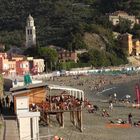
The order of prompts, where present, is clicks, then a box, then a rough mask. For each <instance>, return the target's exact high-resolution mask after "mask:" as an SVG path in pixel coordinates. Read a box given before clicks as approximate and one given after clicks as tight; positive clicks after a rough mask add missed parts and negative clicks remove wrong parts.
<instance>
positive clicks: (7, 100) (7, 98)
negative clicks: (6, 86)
mask: <svg viewBox="0 0 140 140" xmlns="http://www.w3.org/2000/svg"><path fill="white" fill-rule="evenodd" d="M6 107H9V97H8V95H7V96H6Z"/></svg>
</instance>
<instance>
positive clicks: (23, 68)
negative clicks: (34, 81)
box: [16, 60, 29, 75]
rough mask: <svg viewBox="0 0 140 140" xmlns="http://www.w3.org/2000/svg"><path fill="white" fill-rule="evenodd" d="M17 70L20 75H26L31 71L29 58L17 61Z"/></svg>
mask: <svg viewBox="0 0 140 140" xmlns="http://www.w3.org/2000/svg"><path fill="white" fill-rule="evenodd" d="M16 72H17V74H18V75H24V74H26V73H28V72H29V62H28V61H27V60H19V61H16Z"/></svg>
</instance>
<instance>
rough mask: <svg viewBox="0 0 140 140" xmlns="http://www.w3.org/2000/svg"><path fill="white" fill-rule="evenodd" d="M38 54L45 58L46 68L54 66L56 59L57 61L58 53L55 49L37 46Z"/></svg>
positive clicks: (53, 67)
mask: <svg viewBox="0 0 140 140" xmlns="http://www.w3.org/2000/svg"><path fill="white" fill-rule="evenodd" d="M39 56H40V57H42V58H44V59H45V61H46V63H47V66H48V68H50V70H53V69H55V68H56V65H57V61H58V54H57V52H56V50H55V49H52V48H47V47H41V48H39Z"/></svg>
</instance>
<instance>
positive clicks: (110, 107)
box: [109, 101, 113, 110]
mask: <svg viewBox="0 0 140 140" xmlns="http://www.w3.org/2000/svg"><path fill="white" fill-rule="evenodd" d="M109 109H111V110H112V109H113V102H112V101H109Z"/></svg>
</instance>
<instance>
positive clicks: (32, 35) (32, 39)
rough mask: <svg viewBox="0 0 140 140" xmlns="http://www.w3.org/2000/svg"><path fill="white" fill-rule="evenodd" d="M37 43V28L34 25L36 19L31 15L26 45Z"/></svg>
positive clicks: (27, 28) (27, 26) (28, 22)
mask: <svg viewBox="0 0 140 140" xmlns="http://www.w3.org/2000/svg"><path fill="white" fill-rule="evenodd" d="M35 45H36V29H35V26H34V19H33V17H32V16H31V15H29V16H28V18H27V25H26V47H31V46H35Z"/></svg>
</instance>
